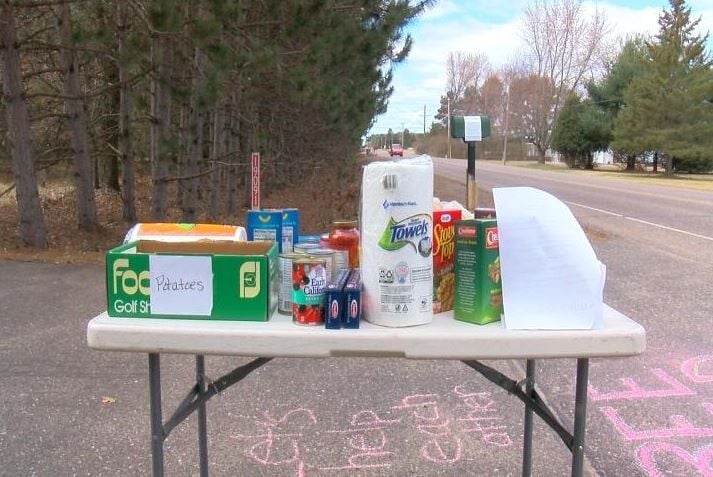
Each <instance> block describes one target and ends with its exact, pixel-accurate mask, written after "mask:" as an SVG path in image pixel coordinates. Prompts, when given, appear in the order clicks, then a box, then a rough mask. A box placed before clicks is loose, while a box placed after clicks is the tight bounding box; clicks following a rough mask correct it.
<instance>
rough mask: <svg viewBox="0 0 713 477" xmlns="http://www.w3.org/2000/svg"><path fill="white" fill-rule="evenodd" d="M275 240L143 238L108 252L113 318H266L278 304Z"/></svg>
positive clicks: (108, 309)
mask: <svg viewBox="0 0 713 477" xmlns="http://www.w3.org/2000/svg"><path fill="white" fill-rule="evenodd" d="M277 249H278V247H277V244H276V243H275V242H217V241H216V242H183V243H167V242H154V241H137V242H131V243H128V244H124V245H121V246H119V247H116V248H114V249H112V250H110V251H108V252H107V254H106V291H107V311H108V314H109V316H114V317H129V318H189V319H207V320H232V321H265V320H267V319H268V318H269V317H270V315H272V313H273V312H274V311H275V308H276V306H277V291H278V288H279V271H278V259H277V257H278V255H277Z"/></svg>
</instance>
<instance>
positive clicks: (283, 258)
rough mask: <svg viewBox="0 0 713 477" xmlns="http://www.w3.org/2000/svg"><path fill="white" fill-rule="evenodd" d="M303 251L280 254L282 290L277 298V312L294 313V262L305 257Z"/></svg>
mask: <svg viewBox="0 0 713 477" xmlns="http://www.w3.org/2000/svg"><path fill="white" fill-rule="evenodd" d="M303 258H304V255H303V254H301V253H281V254H280V292H279V294H278V300H277V312H278V313H281V314H283V315H289V314H290V313H292V262H293V261H295V260H300V259H303Z"/></svg>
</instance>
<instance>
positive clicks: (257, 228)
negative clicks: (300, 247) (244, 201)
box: [245, 209, 283, 253]
mask: <svg viewBox="0 0 713 477" xmlns="http://www.w3.org/2000/svg"><path fill="white" fill-rule="evenodd" d="M245 223H246V225H247V227H248V240H250V241H253V240H255V241H272V242H275V243H277V246H278V252H279V253H282V251H283V250H282V210H281V209H264V210H248V214H247V219H246V221H245Z"/></svg>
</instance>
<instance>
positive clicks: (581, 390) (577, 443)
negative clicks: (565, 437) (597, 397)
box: [572, 358, 589, 477]
mask: <svg viewBox="0 0 713 477" xmlns="http://www.w3.org/2000/svg"><path fill="white" fill-rule="evenodd" d="M588 381H589V359H588V358H579V359H577V390H576V397H575V403H574V446H573V447H572V476H573V477H581V476H582V473H583V472H584V432H585V430H586V428H587V383H588Z"/></svg>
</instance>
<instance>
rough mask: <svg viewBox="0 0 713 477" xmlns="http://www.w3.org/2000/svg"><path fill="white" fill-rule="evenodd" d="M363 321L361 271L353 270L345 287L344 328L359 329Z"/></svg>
mask: <svg viewBox="0 0 713 477" xmlns="http://www.w3.org/2000/svg"><path fill="white" fill-rule="evenodd" d="M360 320H361V271H360V270H359V269H358V268H355V269H353V270H352V272H351V273H350V274H349V279H348V280H347V283H346V284H345V285H344V328H351V329H355V328H359V321H360Z"/></svg>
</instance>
